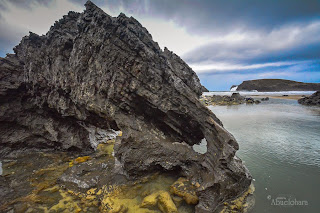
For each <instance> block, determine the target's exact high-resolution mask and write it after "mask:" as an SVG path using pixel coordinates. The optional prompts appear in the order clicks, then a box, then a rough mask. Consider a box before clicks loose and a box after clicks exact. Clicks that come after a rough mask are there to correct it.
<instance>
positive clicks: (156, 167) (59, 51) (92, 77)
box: [0, 1, 251, 212]
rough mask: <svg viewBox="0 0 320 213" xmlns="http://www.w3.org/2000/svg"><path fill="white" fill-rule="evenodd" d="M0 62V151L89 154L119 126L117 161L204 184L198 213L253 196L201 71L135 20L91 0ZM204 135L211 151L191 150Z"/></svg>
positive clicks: (134, 171) (135, 173) (135, 170)
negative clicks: (210, 104)
mask: <svg viewBox="0 0 320 213" xmlns="http://www.w3.org/2000/svg"><path fill="white" fill-rule="evenodd" d="M85 6H86V10H85V11H84V12H83V13H75V12H69V14H68V15H66V16H64V17H63V19H61V20H60V21H58V22H56V23H55V24H54V26H52V27H51V28H50V31H49V32H48V33H47V34H46V35H43V36H39V35H36V34H34V33H30V35H29V36H26V37H24V38H23V39H22V41H21V43H20V44H19V45H18V46H16V47H15V48H14V51H15V54H13V55H8V56H7V57H6V58H1V60H0V96H1V102H0V105H1V106H0V107H1V111H0V123H1V126H0V149H1V154H6V153H8V152H9V151H11V150H14V149H25V148H36V149H40V148H45V149H48V148H52V149H64V150H70V151H73V150H77V151H90V150H92V149H95V148H96V146H97V144H98V143H99V141H101V140H103V139H105V138H106V137H111V136H110V135H112V134H113V133H114V131H116V130H122V132H123V133H124V134H123V137H122V141H121V143H120V144H118V145H116V148H115V156H116V157H117V158H118V159H119V161H120V162H121V163H122V164H123V168H124V170H125V172H126V173H127V174H128V176H129V177H135V178H138V177H140V176H141V175H143V174H146V173H150V172H153V171H163V172H165V171H173V172H175V173H177V174H179V175H180V176H184V177H187V178H188V179H190V180H192V182H197V183H199V184H200V185H201V187H199V189H198V192H197V194H198V196H199V203H198V204H197V206H196V212H213V211H214V210H215V209H216V207H217V206H218V205H219V204H222V203H223V202H224V201H225V200H227V199H231V198H235V197H237V196H238V195H240V194H241V193H243V192H244V191H246V190H247V188H248V186H249V185H250V183H251V176H250V174H249V172H248V171H247V169H246V168H245V167H244V166H243V164H242V162H241V160H240V159H238V158H237V157H236V156H235V152H236V150H237V149H238V144H237V142H236V140H235V138H234V137H233V136H232V135H231V134H230V133H229V132H227V131H226V130H225V129H224V128H223V126H222V123H221V122H220V121H219V119H218V118H217V117H216V116H215V115H214V114H213V113H212V112H211V111H210V110H209V109H207V108H206V107H205V106H204V105H203V104H202V103H201V102H200V101H199V99H198V98H199V96H200V95H201V93H202V91H203V87H202V85H201V84H200V81H199V79H198V77H197V75H196V74H195V73H194V72H193V71H192V69H191V68H190V67H189V66H188V65H187V64H186V63H185V62H184V61H183V60H182V59H181V58H179V57H178V56H177V55H175V54H174V53H172V52H171V51H169V50H168V49H165V50H164V51H162V50H161V49H160V48H159V46H158V44H157V43H156V42H154V41H153V40H152V37H151V35H150V34H149V33H148V31H147V30H146V29H145V28H144V27H143V26H141V24H140V23H139V22H138V21H137V20H135V19H134V18H132V17H130V18H128V17H126V16H125V15H124V14H120V15H119V16H118V17H116V18H114V17H111V16H109V15H108V14H106V13H104V12H103V11H102V10H101V9H100V8H98V7H96V6H95V5H94V4H93V3H91V2H90V1H88V2H87V3H86V5H85ZM203 138H205V139H206V141H207V152H206V153H205V154H199V153H196V152H195V151H194V150H193V149H192V145H194V144H198V143H200V141H201V140H202V139H203Z"/></svg>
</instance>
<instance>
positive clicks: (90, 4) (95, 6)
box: [84, 0, 100, 10]
mask: <svg viewBox="0 0 320 213" xmlns="http://www.w3.org/2000/svg"><path fill="white" fill-rule="evenodd" d="M84 6H85V7H86V9H87V10H92V9H93V10H94V9H97V8H98V9H100V8H99V7H98V6H97V5H95V4H94V3H93V2H92V1H90V0H88V1H87V2H86V3H85V4H84Z"/></svg>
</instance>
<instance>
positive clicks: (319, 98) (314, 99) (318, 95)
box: [298, 91, 320, 106]
mask: <svg viewBox="0 0 320 213" xmlns="http://www.w3.org/2000/svg"><path fill="white" fill-rule="evenodd" d="M298 103H299V104H303V105H310V106H320V91H317V92H315V93H313V94H312V95H311V96H309V97H304V98H301V99H299V100H298Z"/></svg>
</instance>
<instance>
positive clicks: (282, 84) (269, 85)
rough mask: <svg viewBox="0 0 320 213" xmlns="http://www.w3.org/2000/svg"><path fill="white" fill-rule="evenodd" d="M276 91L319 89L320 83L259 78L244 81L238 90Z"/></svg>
mask: <svg viewBox="0 0 320 213" xmlns="http://www.w3.org/2000/svg"><path fill="white" fill-rule="evenodd" d="M251 90H257V91H258V92H274V91H317V90H320V83H303V82H297V81H290V80H284V79H258V80H250V81H244V82H242V83H241V84H240V85H239V86H238V87H237V91H251Z"/></svg>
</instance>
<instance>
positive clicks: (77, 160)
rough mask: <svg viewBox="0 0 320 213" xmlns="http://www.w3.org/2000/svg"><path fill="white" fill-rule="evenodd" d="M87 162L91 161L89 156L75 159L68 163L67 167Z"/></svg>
mask: <svg viewBox="0 0 320 213" xmlns="http://www.w3.org/2000/svg"><path fill="white" fill-rule="evenodd" d="M88 160H91V157H90V156H83V157H77V158H76V159H74V160H72V161H70V162H69V167H72V166H73V165H74V164H79V163H84V162H86V161H88Z"/></svg>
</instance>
